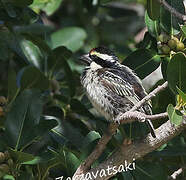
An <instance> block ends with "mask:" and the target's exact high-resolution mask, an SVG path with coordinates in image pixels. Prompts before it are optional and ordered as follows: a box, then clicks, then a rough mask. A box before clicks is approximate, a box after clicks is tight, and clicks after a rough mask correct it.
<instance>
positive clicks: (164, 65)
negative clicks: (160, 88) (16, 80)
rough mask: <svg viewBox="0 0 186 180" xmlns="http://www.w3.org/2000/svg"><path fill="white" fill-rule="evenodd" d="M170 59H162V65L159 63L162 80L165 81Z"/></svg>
mask: <svg viewBox="0 0 186 180" xmlns="http://www.w3.org/2000/svg"><path fill="white" fill-rule="evenodd" d="M169 61H170V58H169V57H163V58H162V63H161V73H162V75H163V79H164V80H165V81H166V80H167V66H168V64H169Z"/></svg>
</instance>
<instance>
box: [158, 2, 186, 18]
mask: <svg viewBox="0 0 186 180" xmlns="http://www.w3.org/2000/svg"><path fill="white" fill-rule="evenodd" d="M157 1H158V2H159V3H160V4H162V5H163V6H164V8H166V9H167V10H168V11H169V12H170V13H171V14H173V15H174V16H175V17H177V18H179V19H181V20H183V21H184V22H185V21H186V15H184V14H182V13H180V12H178V11H177V10H176V9H175V8H173V7H172V6H170V5H169V4H168V3H167V2H166V1H165V0H157Z"/></svg>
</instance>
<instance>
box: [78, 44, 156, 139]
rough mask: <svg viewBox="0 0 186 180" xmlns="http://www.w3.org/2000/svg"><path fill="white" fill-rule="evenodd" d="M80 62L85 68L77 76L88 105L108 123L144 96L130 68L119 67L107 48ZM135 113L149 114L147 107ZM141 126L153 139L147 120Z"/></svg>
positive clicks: (152, 130)
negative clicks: (84, 64)
mask: <svg viewBox="0 0 186 180" xmlns="http://www.w3.org/2000/svg"><path fill="white" fill-rule="evenodd" d="M80 59H81V60H82V61H84V62H85V63H86V64H87V66H86V68H85V69H84V71H83V73H82V75H81V83H82V85H83V87H84V88H85V89H86V93H87V96H88V98H89V100H90V101H91V103H92V105H93V106H94V107H95V109H96V110H97V111H98V112H99V113H100V114H102V115H103V116H104V117H105V118H106V119H107V120H108V121H115V119H116V117H117V116H118V115H119V113H124V112H126V111H129V110H130V109H131V108H132V107H133V106H134V105H135V104H136V103H137V102H138V101H140V100H141V99H142V98H143V97H145V96H146V92H145V90H144V88H143V86H142V84H141V81H140V79H139V78H138V77H137V76H136V75H135V74H134V73H133V72H132V70H131V69H130V68H128V67H127V66H124V65H122V64H120V63H119V61H118V58H117V57H116V56H115V54H114V53H113V52H112V51H110V50H109V49H108V48H105V47H98V48H94V49H92V50H91V51H90V52H89V54H87V55H83V56H81V57H80ZM139 111H140V112H143V113H146V114H152V112H151V107H150V104H149V103H146V104H145V105H143V107H142V108H141V109H139ZM145 122H146V123H147V124H148V126H149V128H150V130H151V134H152V136H153V137H155V133H154V128H153V126H152V123H151V122H150V120H146V121H145Z"/></svg>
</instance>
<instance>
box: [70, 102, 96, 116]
mask: <svg viewBox="0 0 186 180" xmlns="http://www.w3.org/2000/svg"><path fill="white" fill-rule="evenodd" d="M70 106H71V109H72V111H73V112H76V113H78V114H81V115H83V116H87V117H89V118H94V116H93V115H92V114H91V113H90V112H89V111H88V109H87V108H86V107H85V105H83V104H82V103H81V102H80V101H78V100H77V99H72V100H71V102H70Z"/></svg>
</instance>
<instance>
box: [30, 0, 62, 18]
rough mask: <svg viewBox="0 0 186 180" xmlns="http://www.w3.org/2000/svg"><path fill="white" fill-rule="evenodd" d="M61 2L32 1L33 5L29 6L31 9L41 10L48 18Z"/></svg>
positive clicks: (55, 0) (58, 0)
mask: <svg viewBox="0 0 186 180" xmlns="http://www.w3.org/2000/svg"><path fill="white" fill-rule="evenodd" d="M62 1H63V0H50V1H43V0H34V2H33V4H32V5H31V8H33V9H41V10H42V11H44V12H46V14H47V15H48V16H50V15H52V14H53V13H54V12H55V11H56V10H57V9H58V8H59V7H60V5H61V3H62Z"/></svg>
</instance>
